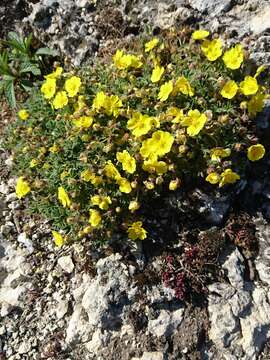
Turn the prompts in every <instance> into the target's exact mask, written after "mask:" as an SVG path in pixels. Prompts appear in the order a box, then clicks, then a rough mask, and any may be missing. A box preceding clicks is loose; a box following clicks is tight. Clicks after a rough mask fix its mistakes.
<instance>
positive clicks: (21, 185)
mask: <svg viewBox="0 0 270 360" xmlns="http://www.w3.org/2000/svg"><path fill="white" fill-rule="evenodd" d="M30 191H31V188H30V186H29V183H28V182H27V181H25V180H24V179H23V176H20V177H19V179H18V180H17V184H16V195H17V197H18V198H19V199H21V198H23V197H24V196H25V195H27V194H28V193H29V192H30Z"/></svg>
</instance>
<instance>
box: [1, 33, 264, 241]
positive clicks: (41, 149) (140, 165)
mask: <svg viewBox="0 0 270 360" xmlns="http://www.w3.org/2000/svg"><path fill="white" fill-rule="evenodd" d="M246 64H248V60H247V54H246V53H245V52H244V51H243V49H242V47H241V45H240V44H236V45H235V46H233V47H231V48H230V49H227V48H226V46H225V44H223V43H222V41H221V40H220V39H218V38H212V39H211V36H210V34H209V32H208V31H205V30H198V31H195V32H193V33H192V34H191V31H189V30H187V29H183V30H181V31H179V32H177V31H170V32H169V33H167V34H166V35H164V36H160V37H159V38H157V37H156V38H153V39H150V40H149V41H146V42H141V44H140V45H139V46H137V47H136V51H128V50H127V49H123V50H117V51H116V53H115V54H114V56H113V58H112V59H111V61H110V62H109V63H108V62H104V61H98V60H97V62H96V64H95V65H93V66H91V67H87V68H83V69H80V70H78V71H77V73H76V72H75V71H74V72H65V71H64V69H63V68H61V67H57V68H56V69H55V71H54V72H53V73H51V74H48V75H46V76H45V80H44V82H43V83H42V84H41V91H40V92H38V91H35V92H33V93H32V95H31V97H30V99H29V100H28V101H27V102H26V103H25V104H24V106H23V108H22V109H21V111H20V112H19V117H18V121H17V122H16V123H15V124H14V125H13V126H12V127H11V128H10V129H9V140H8V147H9V148H10V149H12V153H13V156H14V161H15V169H16V173H17V174H18V175H19V179H18V183H17V187H16V192H17V195H18V197H19V198H22V197H24V196H26V195H29V197H30V199H31V204H32V205H31V206H32V210H33V211H35V212H39V213H41V214H43V215H45V216H46V217H48V218H49V219H51V220H52V224H53V229H54V230H53V236H54V239H55V243H56V245H58V246H61V245H62V244H63V243H65V242H67V241H69V240H72V239H76V238H81V237H88V238H89V239H91V240H93V241H94V240H97V241H98V242H99V243H100V242H105V241H106V240H107V239H110V238H111V236H112V234H114V233H116V232H117V233H122V234H123V236H124V237H125V236H126V237H128V238H129V239H131V240H144V239H146V238H147V233H148V229H147V228H146V227H145V225H144V218H143V217H142V215H141V214H142V209H143V207H144V204H145V203H147V202H148V199H153V198H156V197H160V196H162V194H164V192H172V191H177V189H178V188H180V187H181V188H185V186H186V184H187V183H188V182H190V181H198V180H199V181H206V182H209V183H210V184H212V185H213V187H220V188H225V189H226V187H228V186H232V184H234V183H235V182H237V181H239V179H240V178H241V176H242V175H243V174H244V171H245V166H246V163H247V161H257V160H260V159H261V158H262V157H263V156H264V154H265V148H264V146H263V145H262V144H258V143H257V140H256V138H255V137H254V132H253V128H254V126H253V124H254V117H255V115H256V114H257V113H258V112H260V111H262V109H263V107H264V100H265V99H266V98H267V97H268V90H269V89H268V88H267V86H266V85H265V83H264V81H263V80H261V76H260V74H261V73H262V72H263V71H264V70H265V69H264V67H259V68H258V69H257V70H255V71H253V70H252V67H250V66H247V65H246ZM259 79H260V80H259Z"/></svg>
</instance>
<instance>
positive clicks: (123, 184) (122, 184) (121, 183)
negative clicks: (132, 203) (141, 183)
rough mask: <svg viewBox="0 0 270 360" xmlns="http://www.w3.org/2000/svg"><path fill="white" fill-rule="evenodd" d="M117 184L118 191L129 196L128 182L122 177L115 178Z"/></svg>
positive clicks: (130, 188) (129, 185) (129, 186)
mask: <svg viewBox="0 0 270 360" xmlns="http://www.w3.org/2000/svg"><path fill="white" fill-rule="evenodd" d="M116 181H117V184H118V185H119V190H120V191H121V192H123V193H125V194H129V193H130V192H131V191H132V187H131V184H130V182H129V181H128V180H127V179H125V178H122V177H118V178H116Z"/></svg>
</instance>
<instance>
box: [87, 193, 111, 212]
mask: <svg viewBox="0 0 270 360" xmlns="http://www.w3.org/2000/svg"><path fill="white" fill-rule="evenodd" d="M111 203H112V200H111V198H110V197H109V196H100V195H94V196H92V197H91V204H92V205H97V206H98V207H99V208H100V209H101V210H108V208H109V205H110V204H111Z"/></svg>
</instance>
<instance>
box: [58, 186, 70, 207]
mask: <svg viewBox="0 0 270 360" xmlns="http://www.w3.org/2000/svg"><path fill="white" fill-rule="evenodd" d="M58 200H59V201H60V202H61V204H62V205H63V206H64V208H65V207H70V205H71V201H70V199H69V196H68V194H67V193H66V190H65V189H64V188H63V187H62V186H59V188H58Z"/></svg>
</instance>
